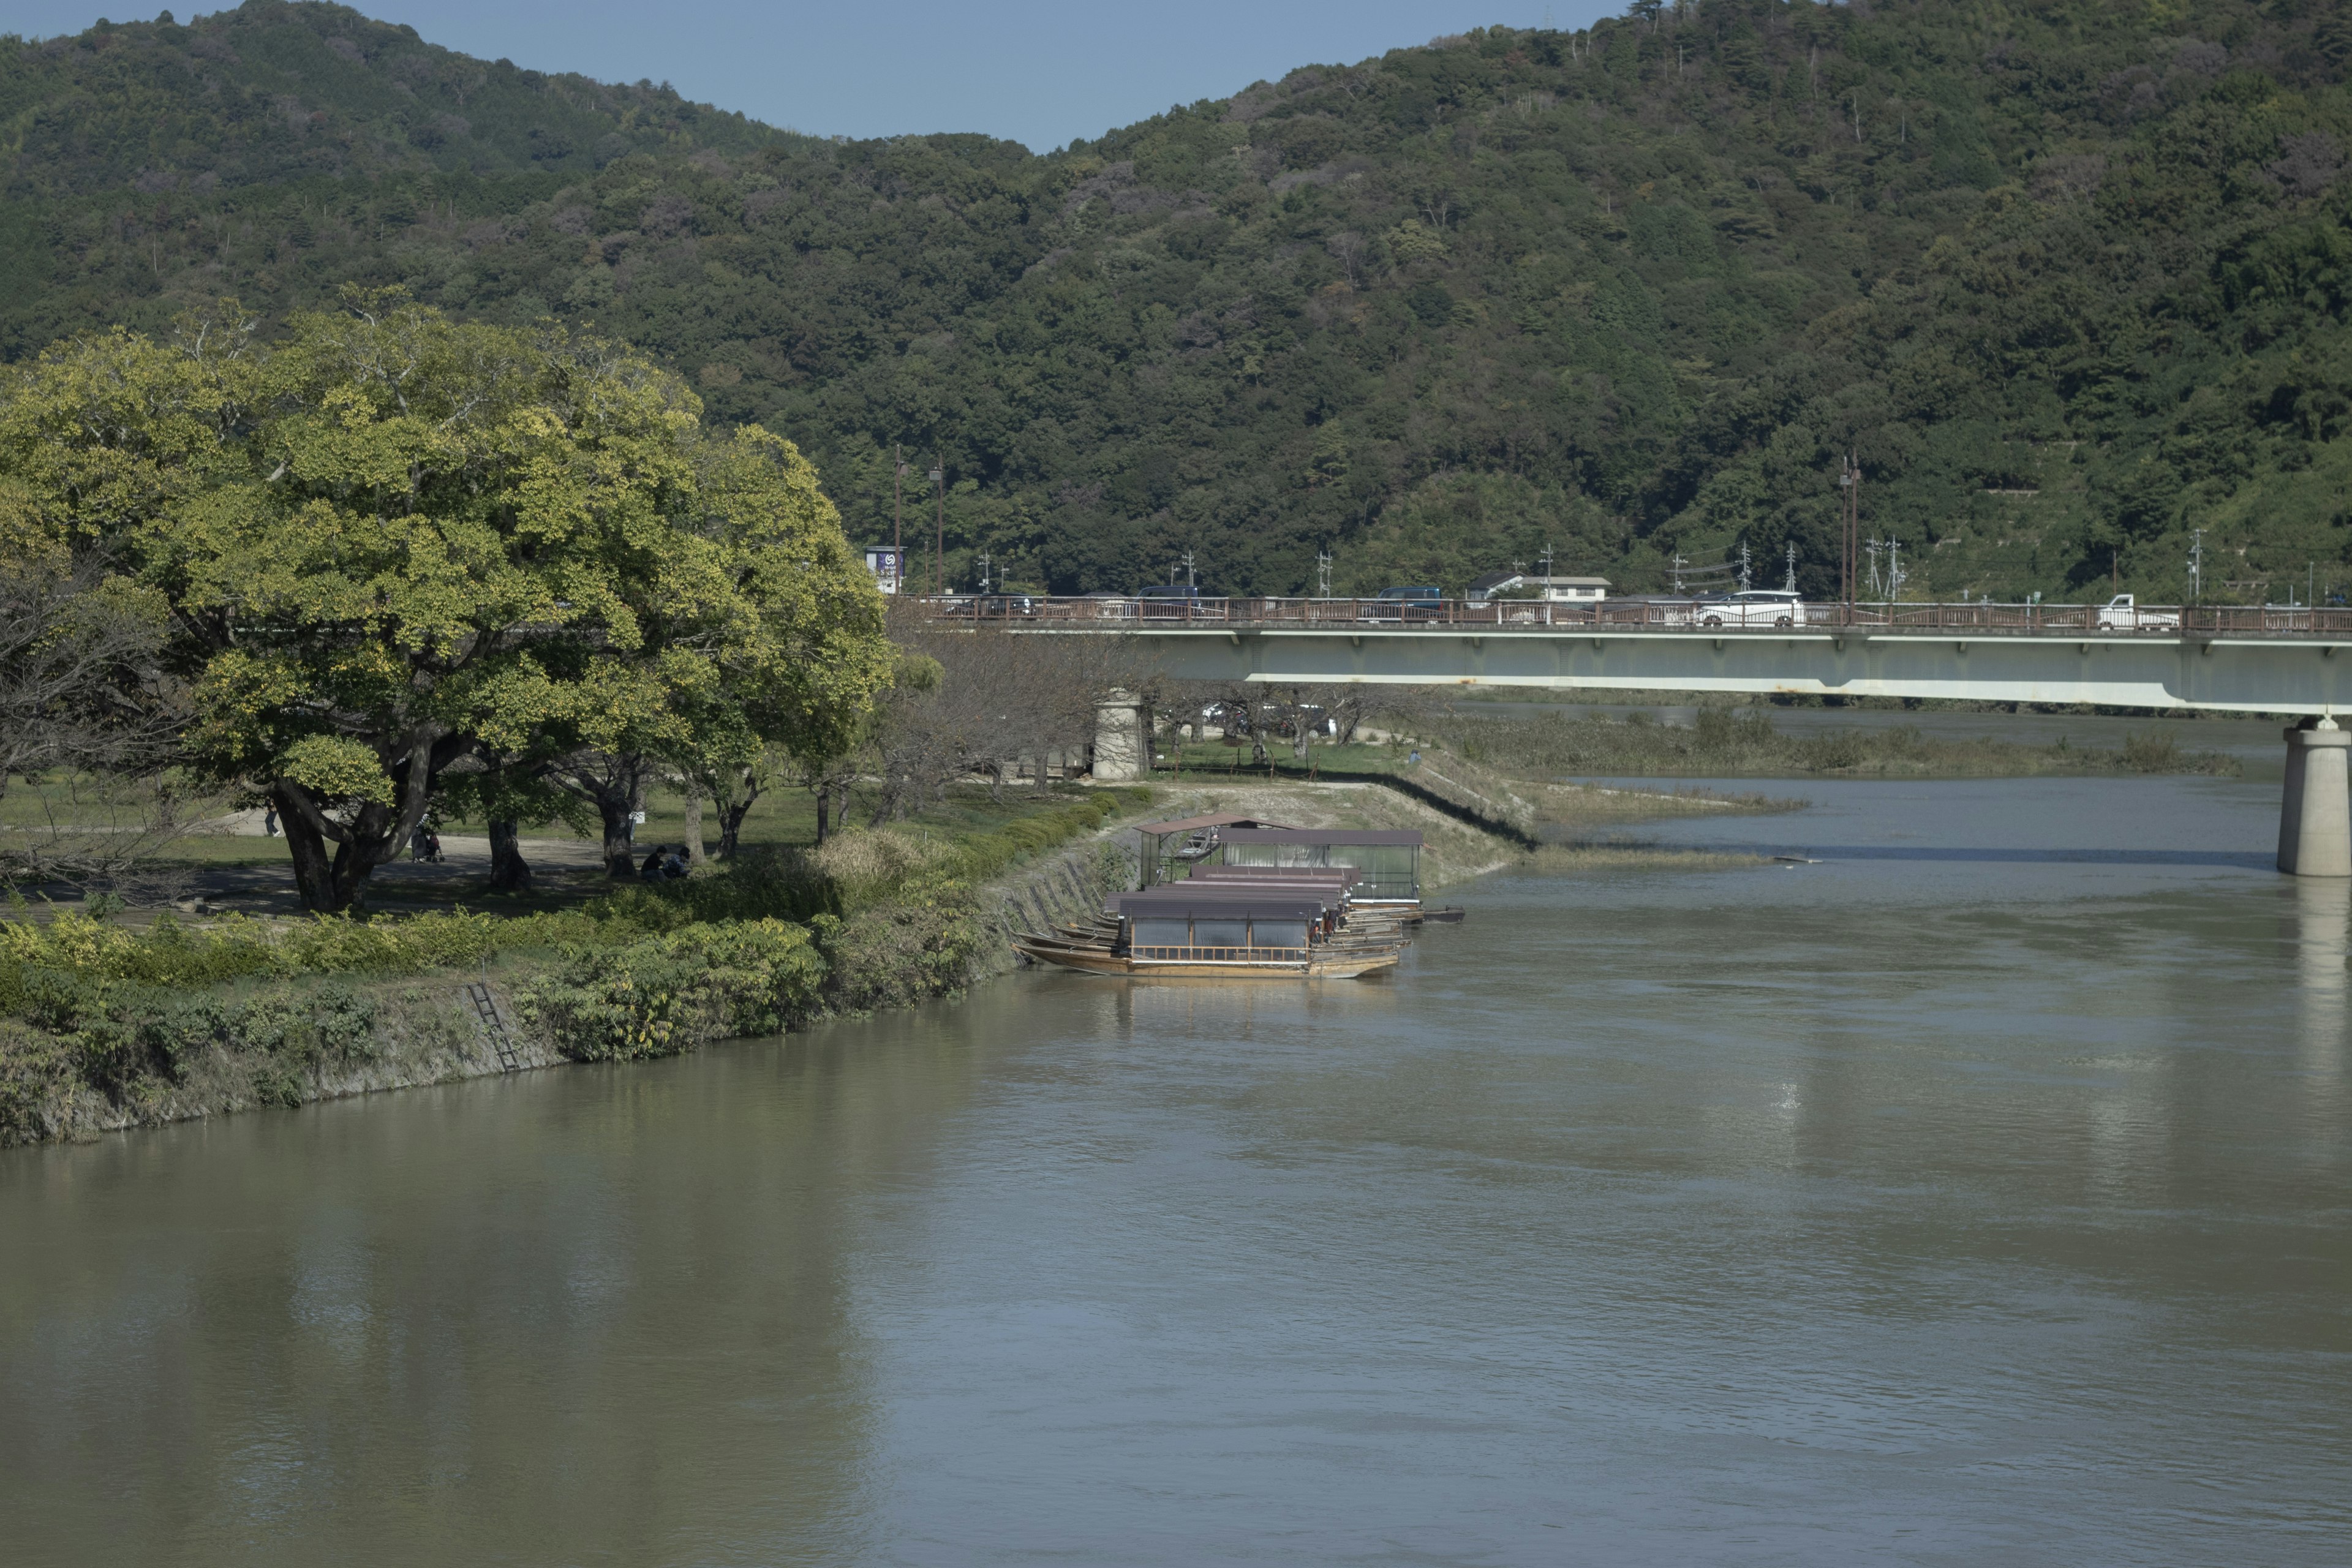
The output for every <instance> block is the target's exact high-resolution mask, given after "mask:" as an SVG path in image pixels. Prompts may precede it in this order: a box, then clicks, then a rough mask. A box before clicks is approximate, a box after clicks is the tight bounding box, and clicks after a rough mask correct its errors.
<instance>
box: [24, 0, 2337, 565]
mask: <svg viewBox="0 0 2352 1568" xmlns="http://www.w3.org/2000/svg"><path fill="white" fill-rule="evenodd" d="M2347 61H2352V16H2347V14H2346V13H2345V12H2344V11H2343V10H2342V9H2341V8H2340V7H2336V6H2330V5H2322V4H2319V3H2317V0H2273V3H2271V4H2269V5H2250V4H2243V3H2241V0H2210V3H2209V0H2147V3H2139V4H2122V3H2116V0H2078V3H2073V4H2042V5H2007V6H2003V5H1986V4H1976V3H1972V4H1968V5H1960V4H1954V3H1950V0H1919V3H1917V4H1896V5H1881V6H1873V5H1864V4H1859V3H1858V4H1855V5H1849V6H1820V5H1811V4H1802V3H1801V4H1795V5H1784V4H1778V3H1773V0H1751V3H1738V0H1724V3H1713V4H1700V5H1689V6H1685V7H1682V8H1680V9H1661V8H1660V7H1658V6H1657V5H1655V4H1654V0H1643V4H1641V5H1637V6H1636V14H1634V15H1633V16H1628V17H1626V18H1624V19H1622V20H1618V21H1613V22H1608V23H1603V24H1601V25H1600V26H1596V27H1594V28H1593V29H1591V31H1590V32H1589V33H1584V32H1580V33H1576V34H1567V33H1554V32H1514V31H1510V30H1508V29H1501V28H1494V29H1486V30H1481V31H1476V32H1472V33H1468V34H1465V35H1463V36H1461V37H1454V38H1448V39H1442V40H1437V41H1435V42H1433V43H1432V44H1431V45H1429V46H1428V47H1420V48H1413V49H1404V50H1399V51H1396V52H1393V53H1391V54H1390V55H1387V56H1385V57H1383V58H1380V59H1377V60H1370V61H1365V62H1362V63H1360V64H1356V65H1350V66H1320V67H1309V68H1302V69H1299V70H1297V71H1294V72H1292V73H1291V74H1290V75H1289V76H1287V77H1286V78H1284V79H1282V80H1281V81H1280V82H1278V83H1259V84H1257V85H1256V86H1254V87H1252V88H1250V89H1248V90H1246V91H1244V92H1242V93H1240V94H1238V95H1237V96H1235V97H1234V98H1233V99H1231V100H1220V101H1207V102H1202V103H1199V104H1195V105H1193V106H1192V107H1191V108H1189V109H1184V110H1175V111H1171V112H1170V113H1168V114H1165V115H1160V116H1157V117H1155V118H1153V119H1150V120H1148V121H1142V122H1140V123H1139V124H1136V125H1134V126H1131V127H1129V128H1128V129H1126V130H1123V131H1120V132H1115V133H1113V134H1111V135H1109V136H1107V137H1105V138H1104V139H1103V140H1101V141H1100V142H1094V143H1090V144H1074V145H1073V146H1072V147H1070V148H1067V149H1065V150H1062V151H1059V152H1055V153H1048V154H1045V155H1042V156H1041V155H1032V154H1031V153H1029V152H1028V151H1027V150H1025V149H1024V148H1021V147H1019V146H1016V145H1013V144H1012V143H1007V142H993V141H991V140H988V139H986V138H982V137H969V136H934V137H908V138H900V139H896V140H890V141H882V142H845V143H837V142H828V141H823V140H818V139H814V138H807V137H800V136H794V135H790V134H787V133H784V132H772V131H769V130H767V129H766V128H763V127H760V126H757V125H754V124H751V123H750V122H748V121H743V120H741V119H740V117H734V116H729V115H725V114H721V113H719V112H718V111H716V110H709V109H707V108H698V107H697V106H694V105H690V104H687V103H684V102H682V101H680V100H678V99H677V98H676V96H675V95H673V94H670V93H668V92H667V91H666V90H659V89H651V88H648V87H642V86H641V87H639V88H635V89H624V88H608V87H604V86H601V85H598V84H594V83H591V82H587V81H583V80H582V79H577V78H553V77H541V76H539V75H537V74H536V73H533V72H530V71H526V70H520V69H517V68H514V67H512V66H509V65H508V64H507V63H506V62H499V63H498V64H496V65H485V64H483V63H481V62H478V61H474V60H469V59H467V58H464V57H461V56H457V55H452V54H449V53H446V51H441V50H437V49H433V48H431V47H428V46H425V45H424V44H422V43H421V42H419V41H417V40H416V39H415V37H413V36H412V35H410V34H409V33H408V32H407V31H406V30H405V29H400V28H393V27H386V26H382V25H380V24H375V23H371V22H368V21H366V20H364V19H363V18H361V17H359V16H356V15H355V14H354V13H352V12H349V11H346V10H343V9H341V8H339V7H333V6H326V5H281V4H276V3H265V0H252V3H249V4H247V5H245V6H244V7H243V8H241V9H240V10H238V11H236V12H232V13H225V14H223V15H221V16H215V17H210V18H205V19H204V20H202V21H201V22H199V23H196V24H193V25H190V26H173V25H171V24H169V23H157V24H142V25H138V26H127V25H126V26H114V27H112V28H110V29H106V30H103V31H98V32H93V33H89V34H85V35H83V36H82V37H79V38H75V39H69V40H56V41H53V42H51V43H47V44H42V45H27V44H24V43H21V42H16V41H9V42H6V43H5V44H0V113H5V120H0V123H5V149H4V150H0V155H5V159H6V161H7V166H6V171H5V179H6V191H7V196H8V199H7V201H6V203H5V207H4V208H0V211H5V216H0V260H5V266H6V268H7V276H8V277H9V278H10V279H11V281H12V282H13V283H16V285H17V287H16V288H13V289H10V290H8V291H7V296H6V298H5V300H0V348H4V349H5V353H8V354H9V355H10V356H12V357H22V356H23V355H25V354H26V353H33V352H36V351H37V349H38V347H39V345H40V344H42V343H43V342H47V341H48V340H49V339H51V338H53V337H55V336H57V335H58V334H60V333H63V332H67V331H78V330H83V329H86V328H89V327H91V326H95V325H99V324H101V323H105V322H110V321H127V322H129V323H131V324H132V325H134V326H138V327H142V328H144V329H149V330H162V329H164V328H165V327H166V326H167V324H168V322H169V320H170V319H171V317H172V316H173V313H174V312H175V311H177V310H181V309H183V308H185V307H186V306H188V305H189V304H191V303H193V302H194V301H197V300H203V299H207V298H210V297H212V296H215V295H219V294H235V295H236V296H238V297H240V298H241V299H242V300H244V301H245V302H246V303H247V306H248V307H251V308H254V309H257V310H261V311H263V312H265V313H267V314H271V315H274V314H277V313H281V312H283V311H284V310H287V309H289V308H290V307H292V306H295V305H297V304H301V303H308V302H313V301H316V300H320V299H321V298H322V297H323V296H324V295H325V294H326V292H327V291H328V290H329V289H331V287H332V286H333V285H335V284H337V283H340V282H342V281H344V280H347V279H358V280H362V281H366V282H391V281H400V282H404V283H406V284H407V285H408V286H409V287H410V288H411V289H414V291H415V293H416V294H417V295H418V296H419V297H421V298H423V299H425V300H428V301H430V302H433V303H436V304H440V305H443V306H445V307H447V308H449V309H451V310H457V311H463V312H467V313H472V314H475V315H478V316H484V317H488V318H491V319H497V320H506V321H529V320H533V319H537V318H540V317H542V316H548V315H555V316H561V317H565V318H572V319H579V320H592V321H594V322H595V323H596V324H597V325H598V326H599V327H601V328H603V329H604V330H605V331H611V332H614V333H616V334H619V335H621V336H624V337H626V338H629V339H631V340H634V341H635V342H639V343H642V344H644V345H646V347H648V348H649V349H651V350H653V351H654V352H656V353H659V354H661V355H663V356H666V357H667V359H669V360H670V361H671V362H672V363H675V364H676V365H677V367H678V368H679V369H680V370H681V371H683V372H684V373H686V374H688V376H689V377H690V378H691V379H692V380H693V382H694V383H695V384H697V386H698V388H699V389H700V391H701V392H702V394H703V395H704V397H705V398H706V400H707V402H708V403H709V406H710V409H711V411H712V412H713V413H714V414H716V415H717V416H720V417H722V418H740V419H751V418H757V419H759V420H761V421H762V422H764V423H766V424H767V425H768V426H770V427H772V428H774V429H779V430H782V431H785V432H788V433H790V434H791V435H792V436H793V437H794V438H796V439H797V440H799V441H800V442H801V443H802V444H803V446H804V447H807V448H808V449H809V450H810V452H811V454H812V456H813V457H814V458H815V460H816V461H817V463H818V465H819V467H820V468H821V469H822V470H823V471H824V474H825V476H826V481H827V485H828V488H829V489H831V490H832V491H833V493H834V495H835V499H836V500H838V501H839V502H840V503H841V505H842V507H843V510H844V512H845V517H846V518H847V520H848V521H849V523H850V526H851V529H852V531H853V533H856V534H862V535H864V536H865V537H867V538H869V539H870V538H887V535H888V532H889V529H890V515H891V495H890V482H889V452H890V447H891V445H892V443H893V442H897V441H903V442H905V443H906V445H907V446H908V449H909V456H910V458H917V459H919V461H918V463H917V468H918V472H917V475H916V476H915V477H914V484H913V489H912V492H911V494H910V500H909V510H910V513H912V514H913V515H914V516H916V517H919V519H920V520H921V523H920V525H917V524H915V523H913V522H911V521H910V525H909V531H910V532H915V533H919V534H920V535H922V536H924V537H928V533H929V519H930V506H929V497H928V493H927V492H928V485H927V484H925V483H924V481H923V480H922V479H921V477H920V470H921V469H924V468H928V467H929V455H930V453H931V452H932V451H933V450H934V449H935V448H937V449H940V450H943V451H944V454H945V458H946V464H947V468H948V470H949V474H950V481H951V486H952V488H951V490H950V496H949V498H948V524H947V527H948V536H949V544H950V561H949V573H950V579H951V580H952V581H954V582H956V583H959V584H961V583H966V582H969V581H970V579H971V572H972V562H971V557H972V555H973V553H974V552H978V551H981V550H985V551H986V552H988V553H989V554H990V555H991V556H992V559H993V560H994V561H995V562H996V563H997V565H998V570H999V572H1000V574H1007V575H1009V576H1010V577H1011V578H1012V579H1013V580H1014V581H1020V582H1028V583H1034V584H1050V585H1051V586H1053V587H1055V588H1058V589H1085V588H1093V587H1104V586H1114V587H1131V586H1133V585H1135V584H1138V583H1139V582H1143V581H1149V580H1152V579H1155V578H1158V577H1161V576H1164V575H1165V574H1166V572H1167V570H1168V563H1170V562H1171V560H1172V559H1173V558H1174V556H1175V555H1176V554H1177V553H1178V552H1182V551H1186V550H1190V551H1192V552H1195V554H1196V557H1197V559H1198V562H1199V563H1200V568H1201V574H1202V581H1203V583H1204V584H1210V585H1213V586H1214V587H1217V588H1222V589H1226V590H1231V591H1236V592H1243V591H1257V592H1297V591H1300V590H1302V589H1304V588H1307V587H1308V586H1309V585H1310V584H1312V583H1313V581H1314V578H1315V557H1316V555H1317V553H1318V551H1320V550H1323V549H1327V548H1328V550H1330V551H1331V552H1332V553H1333V555H1334V558H1335V561H1336V567H1335V574H1336V578H1337V582H1338V584H1339V586H1340V587H1342V588H1343V589H1344V588H1376V587H1378V586H1381V585H1383V584H1387V583H1391V582H1400V581H1435V582H1442V583H1445V584H1449V585H1456V586H1458V585H1459V584H1461V583H1463V582H1464V581H1465V580H1466V579H1467V578H1469V577H1470V576H1472V575H1475V574H1476V573H1478V572H1480V571H1484V570H1487V569H1489V568H1492V567H1495V566H1498V565H1506V564H1508V563H1511V562H1513V561H1525V562H1531V561H1533V560H1534V559H1535V558H1536V557H1537V556H1538V553H1539V552H1541V551H1542V550H1543V549H1544V548H1545V547H1546V546H1547V545H1548V544H1549V545H1550V546H1552V547H1554V549H1555V556H1554V559H1555V563H1556V569H1557V570H1559V571H1563V572H1565V571H1594V572H1601V573H1604V574H1608V575H1610V576H1612V577H1613V578H1616V579H1618V580H1619V581H1620V582H1621V583H1622V584H1627V585H1631V586H1650V585H1655V584H1660V583H1662V582H1663V581H1664V575H1665V572H1666V567H1667V563H1668V562H1669V561H1670V560H1671V559H1672V558H1673V557H1674V556H1675V555H1676V554H1680V555H1682V556H1684V557H1685V558H1687V559H1689V560H1692V561H1696V562H1702V563H1706V562H1716V561H1720V560H1722V559H1724V558H1725V557H1726V556H1727V553H1729V552H1733V551H1735V550H1736V549H1737V548H1738V546H1739V545H1741V544H1743V543H1744V544H1746V545H1747V546H1748V548H1749V549H1750V550H1751V551H1752V552H1753V553H1754V554H1755V555H1756V556H1757V557H1758V558H1759V563H1761V562H1769V563H1773V564H1772V567H1771V568H1770V570H1771V573H1772V574H1773V575H1777V563H1778V561H1779V559H1780V552H1781V551H1782V549H1783V547H1784V545H1785V544H1788V543H1794V544H1795V545H1796V547H1797V549H1798V552H1799V556H1800V561H1801V568H1802V572H1803V576H1804V582H1805V584H1806V586H1807V587H1808V588H1810V589H1811V590H1814V591H1816V592H1820V591H1825V590H1826V589H1827V587H1828V585H1829V584H1830V583H1831V582H1832V579H1833V577H1834V574H1835V572H1836V565H1837V542H1836V541H1837V537H1838V531H1837V521H1836V516H1837V504H1838V503H1837V500H1836V497H1837V484H1836V479H1837V473H1838V467H1839V459H1840V455H1841V454H1842V453H1843V451H1845V450H1847V449H1849V448H1851V449H1853V450H1854V451H1857V452H1858V453H1859V454H1860V457H1861V461H1862V464H1863V468H1864V480H1865V482H1864V491H1863V495H1864V503H1863V504H1864V521H1865V525H1866V527H1867V529H1868V531H1870V532H1871V533H1872V534H1873V535H1874V536H1891V537H1894V538H1896V539H1899V540H1901V541H1903V542H1904V544H1905V559H1906V567H1907V568H1908V569H1909V571H1910V573H1911V580H1910V592H1911V593H1912V594H1913V595H1921V594H1933V595H1938V596H1948V595H1958V594H1962V593H1966V594H1970V595H1975V594H1981V593H1986V592H1990V593H1992V594H1994V595H1997V596H2001V597H2014V596H2021V595H2024V594H2026V593H2028V592H2032V591H2039V592H2042V593H2045V594H2049V595H2071V594H2077V593H2081V592H2085V591H2089V590H2090V589H2092V588H2094V587H2098V588H2104V586H2105V581H2106V579H2107V577H2108V575H2109V574H2110V572H2116V573H2118V574H2120V575H2121V576H2122V578H2123V579H2124V584H2125V585H2126V587H2132V588H2137V589H2139V590H2141V591H2143V592H2147V593H2150V594H2156V595H2166V596H2169V595H2174V594H2178V593H2180V592H2182V591H2184V588H2185V576H2186V574H2185V563H2186V560H2187V556H2188V552H2189V537H2190V535H2189V531H2190V530H2191V529H2194V528H2202V529H2204V530H2206V536H2205V538H2206V547H2207V552H2208V571H2207V584H2208V589H2209V595H2210V596H2213V597H2225V598H2247V597H2253V596H2258V595H2265V594H2267V595H2270V596H2274V597H2284V595H2285V593H2286V592H2287V586H2288V584H2289V582H2290V581H2292V582H2293V583H2294V584H2295V587H2296V589H2297V591H2298V592H2300V591H2301V587H2302V584H2303V583H2304V581H2305V574H2306V571H2308V572H2310V573H2311V574H2312V575H2313V577H2314V579H2315V581H2316V582H2317V583H2318V584H2321V585H2322V586H2323V587H2324V586H2326V584H2328V583H2330V582H2331V581H2333V582H2336V584H2339V585H2342V584H2352V511H2347V500H2346V497H2347V485H2348V484H2352V436H2347V420H2352V336H2347V331H2346V313H2347V307H2352V232H2347V223H2352V180H2347V179H2346V178H2344V177H2343V175H2344V169H2345V155H2346V152H2347V147H2352V93H2348V92H2347V86H2346V67H2347ZM2307 563H2315V564H2307Z"/></svg>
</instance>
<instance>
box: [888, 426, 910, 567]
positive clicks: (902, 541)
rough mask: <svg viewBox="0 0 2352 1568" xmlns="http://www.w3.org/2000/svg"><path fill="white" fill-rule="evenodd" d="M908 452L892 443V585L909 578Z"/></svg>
mask: <svg viewBox="0 0 2352 1568" xmlns="http://www.w3.org/2000/svg"><path fill="white" fill-rule="evenodd" d="M906 536H907V454H906V453H905V452H904V451H902V450H900V448H899V447H898V443H897V442H895V441H893V442H892V443H891V444H890V586H891V588H892V590H893V591H896V590H897V589H898V588H900V587H902V586H904V585H905V584H906V580H907V537H906Z"/></svg>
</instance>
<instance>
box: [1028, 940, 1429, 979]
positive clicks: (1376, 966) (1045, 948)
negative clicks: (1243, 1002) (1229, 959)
mask: <svg viewBox="0 0 2352 1568" xmlns="http://www.w3.org/2000/svg"><path fill="white" fill-rule="evenodd" d="M1013 948H1014V949H1015V950H1016V951H1017V952H1023V953H1025V954H1026V955H1027V956H1028V957H1030V958H1031V959H1033V960H1034V961H1035V962H1037V963H1051V964H1054V965H1055V966H1056V967H1058V968H1062V969H1075V970H1077V971H1079V972H1080V973H1086V974H1124V975H1129V976H1131V977H1134V978H1138V979H1150V980H1357V979H1361V978H1362V977H1363V976H1365V975H1367V974H1372V973H1378V972H1380V971H1381V970H1384V969H1393V968H1395V967H1396V963H1397V958H1398V953H1397V950H1395V949H1394V948H1380V949H1373V950H1368V951H1362V952H1332V953H1328V954H1325V953H1317V954H1316V955H1315V956H1314V957H1312V958H1309V959H1308V960H1307V962H1306V963H1216V962H1195V961H1192V960H1184V959H1167V960H1159V959H1145V960H1140V961H1139V960H1136V959H1132V958H1129V956H1128V955H1127V954H1126V953H1124V952H1113V951H1112V950H1111V949H1109V948H1107V947H1094V946H1088V945H1085V944H1082V943H1077V942H1055V941H1049V940H1045V939H1041V938H1037V937H1018V938H1015V939H1014V941H1013Z"/></svg>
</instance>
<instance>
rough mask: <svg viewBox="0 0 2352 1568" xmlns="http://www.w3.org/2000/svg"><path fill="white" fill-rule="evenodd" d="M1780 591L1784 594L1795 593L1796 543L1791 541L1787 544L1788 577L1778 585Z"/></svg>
mask: <svg viewBox="0 0 2352 1568" xmlns="http://www.w3.org/2000/svg"><path fill="white" fill-rule="evenodd" d="M1780 590H1781V592H1783V593H1786V594H1793V593H1795V592H1796V591H1797V542H1796V541H1795V540H1793V539H1792V540H1790V542H1789V576H1788V580H1787V581H1786V582H1784V583H1782V584H1780Z"/></svg>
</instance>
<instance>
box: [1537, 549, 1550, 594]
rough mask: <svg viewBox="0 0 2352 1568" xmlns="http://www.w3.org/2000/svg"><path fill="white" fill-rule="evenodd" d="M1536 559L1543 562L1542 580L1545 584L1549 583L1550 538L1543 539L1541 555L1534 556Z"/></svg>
mask: <svg viewBox="0 0 2352 1568" xmlns="http://www.w3.org/2000/svg"><path fill="white" fill-rule="evenodd" d="M1536 559H1537V560H1538V561H1540V562H1542V563H1543V574H1544V581H1545V584H1547V585H1549V583H1550V581H1551V541H1550V540H1549V539H1547V540H1545V541H1544V547H1543V553H1542V554H1541V555H1539V556H1538V557H1536Z"/></svg>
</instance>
